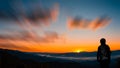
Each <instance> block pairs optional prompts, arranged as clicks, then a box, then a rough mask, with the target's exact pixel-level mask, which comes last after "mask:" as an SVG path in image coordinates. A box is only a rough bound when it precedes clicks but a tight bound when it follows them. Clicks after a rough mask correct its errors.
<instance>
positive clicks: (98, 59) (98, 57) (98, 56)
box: [97, 47, 100, 62]
mask: <svg viewBox="0 0 120 68" xmlns="http://www.w3.org/2000/svg"><path fill="white" fill-rule="evenodd" d="M97 61H98V62H99V61H100V48H99V47H98V51H97Z"/></svg>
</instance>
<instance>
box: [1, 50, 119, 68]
mask: <svg viewBox="0 0 120 68" xmlns="http://www.w3.org/2000/svg"><path fill="white" fill-rule="evenodd" d="M9 52H11V53H12V52H15V51H13V50H7V49H0V68H93V67H90V65H83V63H82V64H81V63H77V62H72V61H71V62H57V61H52V62H38V61H35V60H32V59H21V58H19V57H18V56H17V55H14V54H11V53H9ZM16 53H20V54H21V55H24V53H22V52H19V51H17V52H16ZM116 66H117V67H115V68H120V58H119V59H118V62H117V65H116Z"/></svg>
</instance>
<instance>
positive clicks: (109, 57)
mask: <svg viewBox="0 0 120 68" xmlns="http://www.w3.org/2000/svg"><path fill="white" fill-rule="evenodd" d="M108 53H109V54H108V60H109V61H110V59H111V51H110V47H109V46H108Z"/></svg>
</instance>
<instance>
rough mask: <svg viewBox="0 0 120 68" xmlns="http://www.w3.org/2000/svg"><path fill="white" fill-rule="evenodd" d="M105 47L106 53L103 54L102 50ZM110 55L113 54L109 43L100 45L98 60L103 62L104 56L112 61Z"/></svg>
mask: <svg viewBox="0 0 120 68" xmlns="http://www.w3.org/2000/svg"><path fill="white" fill-rule="evenodd" d="M103 49H104V51H105V52H103V53H105V55H103V53H102V50H103ZM110 55H111V51H110V48H109V46H108V45H106V44H104V45H100V46H99V47H98V52H97V61H98V62H101V61H103V60H104V57H106V58H107V59H105V60H106V61H108V62H110Z"/></svg>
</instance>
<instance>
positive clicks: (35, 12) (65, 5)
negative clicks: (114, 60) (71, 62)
mask: <svg viewBox="0 0 120 68" xmlns="http://www.w3.org/2000/svg"><path fill="white" fill-rule="evenodd" d="M119 6H120V1H119V0H34V1H33V0H21V1H15V0H11V1H9V0H1V1H0V48H7V49H14V50H21V51H28V52H58V53H61V52H74V51H78V50H81V51H96V50H97V47H98V46H99V45H100V43H99V40H100V38H106V40H107V44H108V45H109V46H110V48H111V50H119V49H120V30H119V29H120V27H119V26H120V23H119V22H120V7H119Z"/></svg>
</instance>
